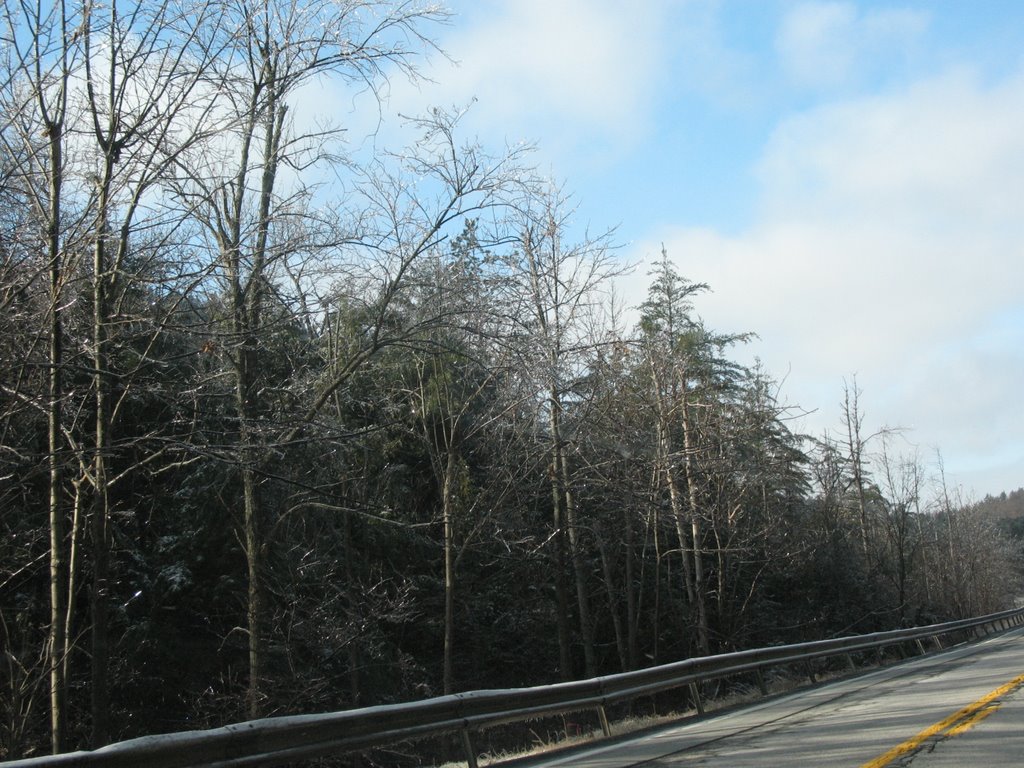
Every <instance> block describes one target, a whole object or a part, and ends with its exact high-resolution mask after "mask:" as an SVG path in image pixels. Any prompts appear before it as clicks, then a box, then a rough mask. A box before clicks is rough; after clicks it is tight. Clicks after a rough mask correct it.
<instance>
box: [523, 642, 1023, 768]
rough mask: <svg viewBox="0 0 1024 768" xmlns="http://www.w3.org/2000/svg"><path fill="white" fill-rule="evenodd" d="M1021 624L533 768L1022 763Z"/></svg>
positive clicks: (942, 767)
mask: <svg viewBox="0 0 1024 768" xmlns="http://www.w3.org/2000/svg"><path fill="white" fill-rule="evenodd" d="M1022 686H1024V628H1017V629H1014V630H1011V631H1009V632H1005V633H1002V634H1000V635H997V636H993V637H989V638H987V639H985V640H983V641H981V642H977V643H973V644H971V645H965V646H957V647H954V648H952V649H949V650H947V651H944V652H941V653H937V654H933V655H930V656H926V657H920V658H917V659H912V660H910V661H907V662H903V663H900V664H896V665H893V666H890V667H886V668H883V669H880V670H876V671H874V672H871V673H868V674H865V675H861V676H858V677H855V678H850V679H847V680H842V681H839V682H835V683H830V684H825V685H820V686H817V687H814V688H810V689H804V690H801V691H797V692H794V693H791V694H787V695H785V696H780V697H774V698H771V699H768V700H765V701H763V702H761V703H758V704H754V705H752V706H747V707H744V708H742V709H737V710H733V711H729V712H725V713H723V714H719V715H714V714H712V715H710V716H708V717H704V718H692V719H690V720H688V721H685V722H683V723H682V724H680V725H675V726H671V727H668V728H664V729H660V730H658V731H656V732H653V733H648V734H647V735H645V736H643V737H641V738H638V739H636V740H632V741H628V742H621V741H620V742H616V743H607V742H606V743H605V744H603V745H602V744H600V743H597V744H596V745H595V746H593V747H591V748H586V749H583V750H575V751H573V752H572V753H571V754H563V755H561V756H558V755H552V756H550V757H548V758H542V759H540V760H538V761H536V762H534V761H531V762H530V765H531V766H538V768H539V767H540V766H543V767H544V768H548V767H551V768H554V766H573V767H574V768H625V767H626V766H638V765H642V766H646V767H648V768H671V767H672V766H704V767H707V768H742V767H743V766H757V768H763V767H764V766H786V768H792V767H794V766H808V767H810V766H815V767H816V768H819V767H820V766H827V768H843V767H844V766H856V767H858V768H882V767H883V766H907V765H913V766H914V768H952V767H953V766H956V767H957V768H962V767H963V766H986V768H990V767H991V768H998V767H1001V766H1006V767H1007V768H1009V767H1010V766H1014V768H1016V766H1020V765H1024V687H1022Z"/></svg>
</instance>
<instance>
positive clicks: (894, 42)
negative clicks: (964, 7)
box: [775, 2, 928, 87]
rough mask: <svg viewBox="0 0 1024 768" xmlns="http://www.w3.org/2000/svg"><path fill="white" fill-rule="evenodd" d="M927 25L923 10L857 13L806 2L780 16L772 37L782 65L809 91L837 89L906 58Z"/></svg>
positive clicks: (844, 5)
mask: <svg viewBox="0 0 1024 768" xmlns="http://www.w3.org/2000/svg"><path fill="white" fill-rule="evenodd" d="M927 26H928V16H927V14H924V13H922V12H918V11H910V10H900V9H883V10H878V11H865V12H862V11H860V10H859V9H858V8H857V6H856V5H854V4H853V3H850V2H805V3H800V4H798V5H796V6H794V7H793V8H792V9H791V10H790V11H789V13H788V14H786V16H785V17H784V18H783V20H782V23H781V24H780V26H779V30H778V33H777V35H776V39H775V47H776V51H777V53H778V55H779V57H780V59H781V62H782V66H783V68H784V70H785V71H786V72H787V74H788V75H789V76H790V77H791V78H792V79H793V81H794V82H795V83H796V84H798V85H801V86H807V87H829V86H839V85H844V84H847V83H849V82H850V81H852V80H857V79H858V78H859V77H860V76H861V75H862V74H863V73H864V71H865V70H877V69H878V68H879V67H882V66H885V63H886V62H887V61H888V59H889V57H890V56H892V55H897V56H902V55H905V53H906V51H907V49H908V48H909V47H912V46H913V44H914V43H915V42H916V41H917V40H918V39H919V38H920V36H921V35H922V34H923V33H924V31H925V30H926V29H927Z"/></svg>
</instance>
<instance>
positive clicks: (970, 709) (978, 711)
mask: <svg viewBox="0 0 1024 768" xmlns="http://www.w3.org/2000/svg"><path fill="white" fill-rule="evenodd" d="M1022 685H1024V675H1018V676H1017V677H1015V678H1013V680H1011V681H1010V682H1008V683H1006V684H1005V685H1001V686H999V687H998V688H996V689H995V690H994V691H992V692H991V693H986V694H985V695H984V696H982V697H981V698H980V699H978V700H977V701H975V702H973V703H972V704H968V705H967V706H966V707H964V708H963V709H961V710H959V711H958V712H954V713H953V714H952V715H950V716H949V717H947V718H946V719H945V720H942V721H941V722H938V723H935V725H931V726H929V727H927V728H925V729H924V730H923V731H921V732H920V733H919V734H917V735H916V736H914V737H913V738H911V739H907V740H906V741H904V742H903V743H902V744H899V745H897V746H895V747H893V748H892V749H890V750H889V751H888V752H886V753H885V754H884V755H882V756H881V757H876V758H875V759H874V760H872V761H871V762H868V763H864V765H862V766H861V767H860V768H884V766H886V765H888V764H889V763H891V762H892V761H893V760H896V759H897V758H899V757H902V756H903V755H906V754H907V753H909V752H913V751H914V750H916V749H918V748H919V747H920V746H921V745H922V744H923V743H924V742H926V741H927V740H928V739H930V738H932V737H935V736H941V737H943V738H945V737H947V736H956V735H957V734H960V733H963V732H964V731H967V730H969V729H971V728H973V727H974V726H975V725H977V724H978V723H980V722H981V721H982V720H984V719H985V718H986V717H988V716H989V715H991V714H992V713H993V712H995V711H996V710H997V709H999V702H997V701H996V699H998V698H999V697H1000V696H1005V695H1006V694H1008V693H1010V692H1011V691H1015V690H1016V689H1017V688H1020V687H1021V686H1022Z"/></svg>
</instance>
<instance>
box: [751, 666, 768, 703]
mask: <svg viewBox="0 0 1024 768" xmlns="http://www.w3.org/2000/svg"><path fill="white" fill-rule="evenodd" d="M754 674H755V675H757V687H758V688H760V689H761V695H762V696H767V695H768V686H767V685H765V682H764V673H763V672H761V668H760V667H758V668H757V669H755V670H754Z"/></svg>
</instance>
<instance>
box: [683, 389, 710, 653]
mask: <svg viewBox="0 0 1024 768" xmlns="http://www.w3.org/2000/svg"><path fill="white" fill-rule="evenodd" d="M692 431H693V430H692V424H691V423H690V409H689V403H688V401H687V393H686V390H685V385H684V390H683V450H684V452H685V461H684V463H683V466H684V468H685V471H686V486H687V491H688V494H689V501H690V524H691V529H692V534H693V591H694V595H695V596H696V599H697V602H696V606H695V607H696V610H697V616H696V620H697V647H698V648H699V649H700V652H701V653H702V654H704V655H705V656H706V655H708V654H709V653H710V643H709V639H708V611H707V605H706V604H705V602H706V601H705V587H704V557H703V547H702V545H703V533H702V531H701V515H700V506H699V502H698V500H697V471H696V466H695V464H696V456H695V450H696V449H695V447H694V444H693V435H692Z"/></svg>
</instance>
